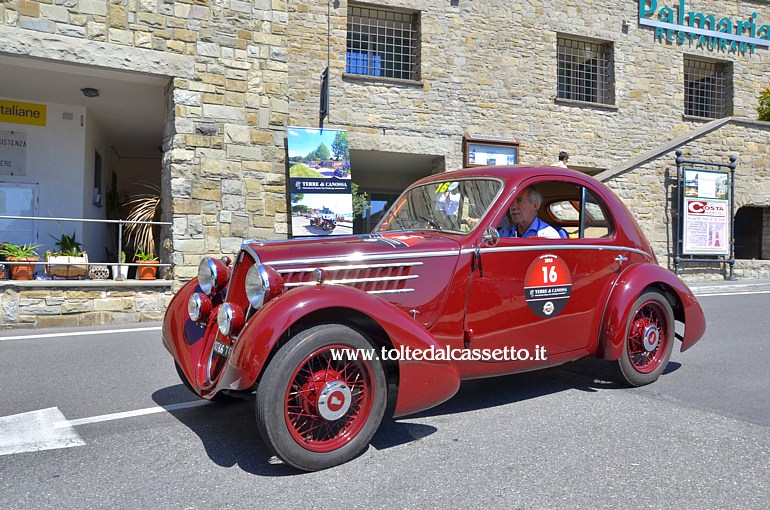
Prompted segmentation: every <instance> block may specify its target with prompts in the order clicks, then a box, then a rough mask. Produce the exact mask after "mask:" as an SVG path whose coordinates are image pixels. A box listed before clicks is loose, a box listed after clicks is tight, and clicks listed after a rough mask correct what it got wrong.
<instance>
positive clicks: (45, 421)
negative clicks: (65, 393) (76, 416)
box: [0, 407, 86, 456]
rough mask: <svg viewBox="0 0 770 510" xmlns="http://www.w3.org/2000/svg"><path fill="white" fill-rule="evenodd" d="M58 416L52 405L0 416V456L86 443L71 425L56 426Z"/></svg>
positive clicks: (62, 417)
mask: <svg viewBox="0 0 770 510" xmlns="http://www.w3.org/2000/svg"><path fill="white" fill-rule="evenodd" d="M62 420H64V415H63V414H62V413H61V411H59V409H58V408H56V407H49V408H48V409H40V410H38V411H31V412H29V413H21V414H14V415H13V416H3V417H0V456H1V455H11V454H14V453H23V452H39V451H42V450H56V449H59V448H71V447H73V446H83V445H84V444H86V443H85V442H84V441H83V440H82V439H81V438H80V436H79V435H78V433H77V432H75V429H74V428H72V427H69V426H65V427H57V426H56V424H57V423H61V422H62ZM65 422H66V420H65Z"/></svg>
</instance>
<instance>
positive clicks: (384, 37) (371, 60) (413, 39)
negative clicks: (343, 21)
mask: <svg viewBox="0 0 770 510" xmlns="http://www.w3.org/2000/svg"><path fill="white" fill-rule="evenodd" d="M419 20H420V19H419V14H418V13H415V12H404V11H391V10H385V9H375V8H371V7H364V6H361V5H354V4H348V38H347V54H346V55H345V59H346V60H345V72H346V73H349V74H363V75H366V76H378V77H384V78H400V79H403V80H419V79H420V72H419V70H420V66H419Z"/></svg>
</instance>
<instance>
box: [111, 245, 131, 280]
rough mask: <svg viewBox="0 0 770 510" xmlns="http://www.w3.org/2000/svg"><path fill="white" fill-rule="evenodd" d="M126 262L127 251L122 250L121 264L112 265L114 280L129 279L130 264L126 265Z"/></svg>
mask: <svg viewBox="0 0 770 510" xmlns="http://www.w3.org/2000/svg"><path fill="white" fill-rule="evenodd" d="M125 263H126V252H124V251H122V252H120V264H113V265H112V279H113V280H126V279H128V266H124V265H123V264H125Z"/></svg>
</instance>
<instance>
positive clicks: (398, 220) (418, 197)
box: [374, 179, 503, 233]
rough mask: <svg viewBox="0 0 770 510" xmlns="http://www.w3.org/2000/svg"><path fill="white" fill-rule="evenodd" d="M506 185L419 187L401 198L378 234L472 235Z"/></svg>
mask: <svg viewBox="0 0 770 510" xmlns="http://www.w3.org/2000/svg"><path fill="white" fill-rule="evenodd" d="M502 185H503V183H502V182H501V181H499V180H496V179H458V180H454V181H451V180H448V181H442V182H432V183H430V184H423V185H421V186H415V187H413V188H410V189H408V190H407V191H406V192H405V193H404V194H403V195H401V196H400V197H399V199H398V200H397V201H396V202H395V203H394V204H393V206H392V207H391V208H390V210H389V211H388V212H387V213H386V214H385V215H384V216H383V217H382V219H381V220H380V222H379V223H378V224H377V226H376V227H375V228H374V232H388V231H394V230H396V231H398V230H440V231H447V232H456V233H464V232H470V231H471V230H473V228H474V227H475V226H476V225H477V224H478V222H479V220H480V219H481V218H482V217H483V216H484V214H486V212H487V210H488V209H489V207H490V206H491V205H492V203H493V202H494V200H495V197H496V196H497V194H498V193H499V192H500V190H501V189H502Z"/></svg>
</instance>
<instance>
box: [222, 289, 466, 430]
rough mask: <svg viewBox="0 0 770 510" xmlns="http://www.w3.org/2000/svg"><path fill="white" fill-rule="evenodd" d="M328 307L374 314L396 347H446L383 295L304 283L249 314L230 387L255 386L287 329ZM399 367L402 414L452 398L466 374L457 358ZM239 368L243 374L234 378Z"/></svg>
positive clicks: (396, 412) (398, 409)
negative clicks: (462, 374)
mask: <svg viewBox="0 0 770 510" xmlns="http://www.w3.org/2000/svg"><path fill="white" fill-rule="evenodd" d="M325 308H347V309H350V310H355V311H356V312H358V313H361V314H364V315H366V316H368V317H370V318H371V319H372V320H374V321H376V322H377V323H378V324H379V325H380V327H382V329H383V330H384V331H385V333H386V334H387V336H388V338H389V339H390V341H391V342H392V344H393V348H395V349H399V348H400V347H402V346H403V347H404V348H405V349H406V348H408V349H412V350H414V349H431V348H433V349H436V350H440V349H441V348H442V347H441V346H440V345H439V343H438V342H437V341H436V340H435V339H434V338H433V336H432V335H431V334H430V333H429V332H428V331H427V330H426V329H425V328H424V327H423V326H421V325H420V324H418V323H417V322H416V321H414V319H412V318H411V317H410V316H409V315H407V314H406V313H404V312H403V311H401V310H400V309H398V308H396V307H394V306H393V305H391V304H390V303H388V302H386V301H384V300H382V299H380V298H378V297H375V296H372V295H370V294H367V293H365V292H362V291H360V290H357V289H352V288H350V287H344V286H339V285H315V286H308V287H300V288H295V289H292V290H290V291H288V292H286V293H284V294H283V295H281V296H280V297H278V298H275V299H273V300H271V301H270V302H268V304H266V305H265V306H264V307H263V308H262V309H260V310H259V311H258V312H257V313H256V314H255V315H254V316H253V317H251V318H250V319H249V321H248V323H247V325H246V326H245V328H244V329H243V331H242V332H241V333H240V335H239V337H238V341H237V342H236V344H235V348H234V349H233V352H232V355H231V357H230V365H231V367H232V368H234V369H235V371H234V372H233V374H232V375H231V378H230V380H229V381H223V383H222V384H223V385H224V387H229V388H231V389H246V388H249V387H250V386H252V385H253V384H254V383H255V382H256V381H257V379H258V378H259V376H260V374H261V373H262V371H263V370H264V369H265V366H266V363H267V362H268V360H269V358H270V355H271V353H272V352H273V350H274V349H275V348H276V345H277V344H278V342H279V341H280V340H281V338H282V337H283V335H284V333H285V332H287V331H288V330H289V328H290V327H291V326H292V325H294V324H296V323H297V322H299V321H300V320H301V319H302V318H303V317H306V316H307V315H309V314H311V313H313V312H317V311H319V310H323V309H325ZM334 321H335V316H334V315H330V316H329V318H328V320H327V321H325V322H329V323H331V322H334ZM379 355H380V353H379V352H377V356H379ZM398 370H399V381H398V390H399V391H398V397H397V399H396V405H395V409H394V416H396V417H397V416H403V415H406V414H410V413H414V412H417V411H421V410H423V409H427V408H429V407H433V406H435V405H438V404H440V403H441V402H444V401H445V400H447V399H449V398H451V397H452V396H453V395H454V394H455V393H456V392H457V389H458V388H459V386H460V375H459V373H458V371H457V368H456V367H455V365H454V364H453V363H452V362H451V361H407V360H399V362H398ZM235 374H237V379H236V380H232V379H233V378H234V376H235ZM222 384H221V385H220V387H223V386H222Z"/></svg>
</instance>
